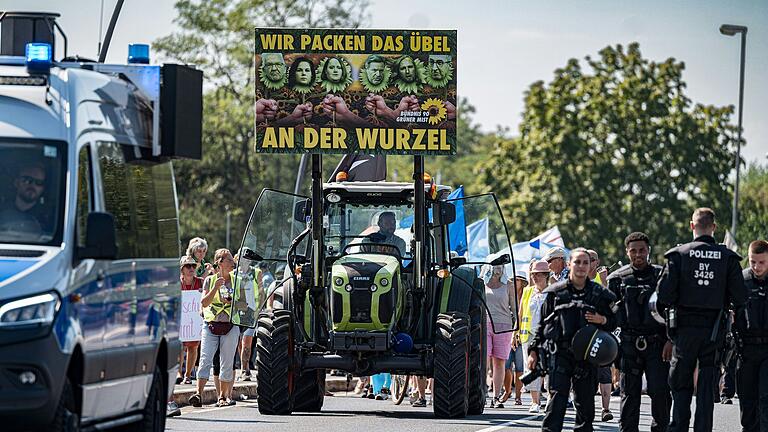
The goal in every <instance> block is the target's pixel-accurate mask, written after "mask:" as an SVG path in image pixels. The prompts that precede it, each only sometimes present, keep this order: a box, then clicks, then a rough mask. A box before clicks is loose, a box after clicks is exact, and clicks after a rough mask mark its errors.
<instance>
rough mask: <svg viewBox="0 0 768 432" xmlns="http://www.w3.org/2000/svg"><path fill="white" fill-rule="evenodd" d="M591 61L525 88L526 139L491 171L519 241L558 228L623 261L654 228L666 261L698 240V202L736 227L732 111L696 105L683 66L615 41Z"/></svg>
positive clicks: (512, 142)
mask: <svg viewBox="0 0 768 432" xmlns="http://www.w3.org/2000/svg"><path fill="white" fill-rule="evenodd" d="M586 64H587V65H588V66H589V67H588V68H584V67H582V65H581V63H580V62H579V61H577V60H576V59H571V60H569V61H568V63H567V64H566V65H565V66H564V67H563V68H560V69H557V70H555V73H554V77H553V79H552V81H551V82H549V83H548V84H545V83H543V82H536V83H533V84H532V85H531V86H530V88H529V89H528V91H527V92H526V94H525V113H524V117H523V121H522V123H521V124H520V130H519V132H520V136H519V137H516V138H514V139H508V140H504V141H502V142H501V144H500V146H499V149H498V151H497V152H496V153H495V155H494V157H491V158H488V160H487V162H486V163H485V172H484V175H483V178H482V181H483V183H485V184H486V185H487V186H488V187H489V189H491V190H493V191H495V192H496V193H497V194H498V195H499V196H500V197H501V204H502V208H503V210H504V212H505V213H506V216H507V223H508V226H509V229H510V235H511V236H512V237H513V238H516V239H517V241H520V240H524V239H528V238H531V237H532V236H534V235H536V234H537V233H539V232H541V231H543V230H544V229H546V228H548V227H550V226H552V225H559V227H560V230H561V232H562V233H563V236H564V238H565V240H566V243H567V244H568V245H569V246H571V247H573V246H586V247H591V248H594V249H596V250H598V251H599V252H600V253H601V255H602V256H603V261H604V262H614V261H615V260H618V259H624V260H626V258H624V256H623V255H624V251H623V249H624V245H623V239H624V237H625V236H626V235H627V234H628V233H630V232H632V231H644V232H646V233H647V234H648V235H649V236H650V237H651V239H652V240H653V242H654V246H656V247H655V249H654V252H655V254H656V256H657V257H658V258H660V256H661V254H662V253H663V250H664V249H666V248H668V247H671V246H674V245H675V244H676V243H679V242H682V241H684V240H686V239H688V238H690V232H689V231H688V221H689V220H690V216H691V213H692V211H693V210H694V209H695V208H696V207H700V206H709V207H712V208H713V209H714V210H715V212H716V213H717V215H718V219H719V224H720V226H728V223H729V210H730V197H731V190H732V186H731V184H730V182H729V179H728V173H729V172H730V166H731V165H732V161H733V157H734V156H733V155H734V152H733V149H732V147H734V145H733V141H732V137H733V135H734V128H733V127H732V126H731V125H730V124H729V119H730V116H731V114H732V112H733V107H730V106H729V107H715V106H711V105H700V104H695V105H694V104H693V103H692V102H691V100H690V99H689V98H687V97H686V96H685V94H684V92H683V91H684V89H685V82H684V81H683V79H682V72H683V69H684V64H683V63H682V62H677V61H676V60H675V59H673V58H670V59H667V60H665V61H663V62H661V63H657V62H653V61H650V60H648V59H645V58H643V57H642V55H641V53H640V49H639V46H638V45H637V44H636V43H633V44H631V45H629V46H628V47H627V48H626V49H625V48H623V47H622V46H621V45H617V46H616V47H606V48H604V49H603V50H601V51H600V52H599V57H598V58H595V59H593V58H590V57H587V58H586Z"/></svg>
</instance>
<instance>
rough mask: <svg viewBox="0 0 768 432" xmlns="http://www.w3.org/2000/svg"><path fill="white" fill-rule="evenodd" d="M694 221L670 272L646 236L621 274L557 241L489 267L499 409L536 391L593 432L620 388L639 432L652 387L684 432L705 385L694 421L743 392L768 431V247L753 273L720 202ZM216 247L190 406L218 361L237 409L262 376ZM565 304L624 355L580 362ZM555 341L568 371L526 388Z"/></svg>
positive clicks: (375, 379)
mask: <svg viewBox="0 0 768 432" xmlns="http://www.w3.org/2000/svg"><path fill="white" fill-rule="evenodd" d="M690 226H691V230H692V233H693V236H694V240H693V241H692V242H689V243H686V244H683V245H679V246H677V247H675V248H673V249H670V250H669V251H668V252H667V253H666V254H665V257H666V259H667V263H666V266H665V267H661V266H659V265H655V264H651V263H650V261H649V259H650V250H651V244H652V242H651V239H650V238H649V237H648V236H647V235H645V234H644V233H641V232H633V233H630V234H629V235H628V236H627V237H626V238H625V239H624V246H625V251H626V255H627V258H628V260H629V264H627V265H624V266H622V267H620V268H618V269H616V270H615V271H614V272H612V273H611V274H610V275H609V274H608V273H609V270H611V269H610V268H607V267H605V266H600V259H599V256H598V253H597V252H596V251H594V250H591V249H585V248H576V249H574V250H572V251H571V252H570V257H568V256H567V255H566V251H565V250H564V249H563V248H560V247H554V248H552V249H550V250H549V251H548V252H547V253H546V255H545V256H544V257H543V259H541V260H533V261H531V262H530V264H529V266H528V268H527V272H525V271H518V272H516V274H515V275H514V276H512V275H510V274H509V272H508V270H507V267H505V266H503V265H499V266H492V265H490V264H487V265H484V266H482V268H481V269H480V278H481V279H482V280H483V282H484V285H485V294H486V308H487V312H488V322H487V329H488V332H487V355H488V370H487V373H488V388H489V397H488V400H489V406H490V407H491V408H496V409H498V408H504V404H505V403H507V401H508V400H509V399H512V398H513V397H514V402H513V403H514V405H522V404H523V401H522V395H523V393H524V392H527V393H530V400H531V405H530V407H529V408H528V411H529V413H531V414H539V413H540V412H541V410H542V409H543V407H546V413H545V414H544V418H543V422H542V430H545V431H548V430H560V429H562V427H563V416H564V414H565V410H566V409H567V407H568V406H570V407H572V408H574V409H575V410H576V424H575V429H576V430H592V422H593V421H594V417H595V398H594V395H595V392H599V394H600V395H601V398H600V401H601V409H602V412H601V414H602V415H601V417H600V420H602V421H603V422H608V421H611V420H613V418H614V417H613V413H612V412H611V410H610V397H611V395H613V396H618V395H620V396H621V405H620V407H621V408H620V412H619V416H620V417H619V424H620V426H621V429H622V430H637V427H638V422H639V419H640V409H641V403H640V398H641V394H644V393H645V394H647V395H648V396H649V397H650V399H651V406H650V409H651V415H652V418H653V420H652V423H651V430H654V431H665V430H672V431H675V430H687V428H688V425H689V423H690V421H691V412H690V402H691V397H692V395H693V393H694V392H696V394H697V411H696V412H697V415H696V417H695V429H696V430H711V427H712V403H713V400H714V399H716V398H719V399H720V403H722V404H726V405H728V404H732V398H734V397H735V396H736V395H738V397H739V399H740V404H739V405H740V411H741V422H742V426H743V430H749V431H753V430H754V431H757V430H763V431H765V430H768V380H766V379H765V376H768V360H766V359H767V358H768V350H765V347H764V345H765V344H766V343H768V283H767V282H766V281H768V242H766V241H764V240H756V241H753V242H752V243H750V245H749V249H748V257H747V258H748V262H749V267H748V268H746V269H743V270H742V269H741V267H740V260H741V257H739V256H738V255H737V254H735V253H734V252H731V251H730V250H728V249H727V248H726V247H725V246H723V245H719V244H717V243H715V241H714V236H713V235H714V230H715V227H716V225H715V223H714V212H713V211H712V210H711V209H708V208H700V209H697V210H696V211H695V212H694V214H693V216H692V220H691V222H690ZM206 253H207V244H206V242H205V240H203V239H201V238H194V239H192V240H191V241H190V243H189V247H188V249H187V253H186V255H185V256H184V257H182V258H181V260H180V269H181V282H182V287H183V289H184V290H199V291H200V292H201V293H202V294H201V295H202V300H201V306H202V311H203V312H202V315H203V319H204V322H205V325H204V326H203V329H202V338H201V342H185V343H184V349H183V352H182V354H181V356H180V363H181V362H182V361H184V360H185V361H184V362H183V363H182V367H181V368H180V371H179V377H178V378H177V384H179V383H182V382H183V383H185V384H191V382H192V381H193V380H195V379H197V393H195V394H194V395H192V396H191V397H190V399H189V402H190V404H192V405H193V406H201V404H202V398H201V394H202V391H203V388H204V386H205V384H206V382H207V381H208V379H209V378H210V375H211V369H212V370H213V380H214V383H215V385H216V389H217V393H218V401H217V403H216V405H217V406H230V405H234V404H235V401H234V400H233V399H232V387H233V382H234V380H235V373H234V372H235V367H236V363H237V361H238V360H239V363H240V365H241V368H242V369H243V371H242V373H241V374H240V376H239V377H238V379H241V380H245V381H249V380H251V373H250V368H251V365H252V360H253V359H252V347H251V344H252V343H253V332H252V330H248V329H247V328H243V329H241V328H240V327H238V326H235V325H233V324H231V322H230V321H231V320H230V316H229V313H230V312H229V310H230V307H229V305H230V304H231V302H232V293H233V291H234V289H236V287H233V278H234V276H233V271H234V268H235V258H234V257H233V256H232V254H231V253H230V251H229V250H227V249H218V250H217V251H216V252H215V254H214V256H213V261H212V262H208V261H207V260H206ZM611 267H613V266H611ZM267 278H271V279H272V280H274V278H273V277H272V275H271V274H269V270H268V269H266V268H265V269H263V270H258V278H254V279H257V282H256V283H257V284H258V285H259V286H262V287H263V286H265V285H266V284H268V282H267ZM235 284H236V282H235ZM262 292H263V291H262ZM655 296H658V297H655ZM652 297H653V298H655V299H656V300H654V302H657V307H655V308H654V307H652V306H651V301H650V298H652ZM563 302H566V303H563ZM558 305H559V306H558ZM562 307H567V308H571V307H576V308H578V310H579V311H581V312H579V313H580V315H579V316H578V319H577V321H574V322H573V323H572V324H571V325H570V326H571V327H575V328H578V327H583V326H588V325H593V326H596V327H598V328H600V329H602V330H605V331H608V332H613V334H614V335H615V336H616V339H617V343H618V346H619V348H618V350H619V357H618V358H617V361H616V362H614V363H613V364H609V365H603V366H602V367H598V366H594V365H592V366H590V365H587V364H585V363H584V362H581V360H579V359H574V358H573V354H572V353H570V349H569V346H568V345H569V344H570V339H569V337H571V336H572V333H573V331H575V328H574V329H570V330H568V329H566V328H565V327H569V325H566V324H562V327H563V328H559V329H557V326H555V327H554V328H556V329H557V330H556V331H555V333H554V334H551V332H550V331H549V329H550V326H551V325H552V323H553V320H552V317H555V318H554V319H555V320H557V319H558V316H559V315H558V314H559V313H562V310H565V309H562ZM652 309H653V310H652ZM654 314H655V315H654ZM659 314H662V315H664V317H660V316H659ZM249 331H250V332H251V333H249ZM569 331H570V333H569ZM545 334H547V335H549V336H547V337H546V338H545V337H544V336H543V335H545ZM710 335H711V336H710ZM728 338H733V339H734V340H735V341H736V345H737V347H738V349H737V350H736V355H735V356H733V357H728V358H729V359H728V358H726V354H727V353H728V352H729V351H728V350H726V349H725V347H726V344H725V343H724V342H723V341H726V340H728ZM545 339H546V340H545ZM555 343H556V344H557V345H558V347H560V345H562V347H560V348H562V352H560V351H552V352H551V354H550V357H552V358H555V359H556V361H558V362H560V363H559V366H558V365H557V364H554V365H553V364H550V367H549V369H548V370H547V372H548V374H547V375H546V376H544V377H540V378H537V379H533V380H532V381H531V382H530V383H529V384H527V385H523V384H522V382H521V379H520V378H521V375H522V374H523V373H528V372H531V371H532V370H534V369H535V368H536V367H537V365H538V363H537V362H538V360H539V354H540V352H541V350H542V348H543V347H544V346H549V347H552V345H553V344H555ZM198 350H199V351H198ZM198 354H199V355H198ZM238 357H239V358H238ZM198 359H199V362H198V363H196V361H197V360H198ZM724 359H725V360H724ZM737 359H738V360H737ZM196 364H197V367H195V365H196ZM593 366H594V367H593ZM614 366H615V367H614ZM195 369H196V370H197V376H196V377H195V375H194V374H193V370H195ZM331 373H332V374H333V371H332V372H331ZM430 381H431V380H429V379H426V378H423V377H411V382H409V383H405V384H404V386H405V388H406V389H409V392H410V393H411V404H412V405H413V406H415V407H423V406H426V405H428V400H427V395H428V393H430V390H431V388H432V385H431V384H432V383H431V382H430ZM392 385H393V377H392V376H390V375H389V374H386V373H382V374H378V375H374V376H372V377H365V378H361V379H360V381H359V385H358V387H357V389H356V392H357V393H361V394H362V395H363V397H368V398H371V399H377V400H386V399H389V398H390V391H389V388H390V387H391V386H392ZM401 385H402V383H401ZM545 394H546V396H545ZM673 400H674V402H675V403H674V405H673V403H672V401H673ZM699 405H701V406H699ZM170 408H171V407H170V405H169V411H170Z"/></svg>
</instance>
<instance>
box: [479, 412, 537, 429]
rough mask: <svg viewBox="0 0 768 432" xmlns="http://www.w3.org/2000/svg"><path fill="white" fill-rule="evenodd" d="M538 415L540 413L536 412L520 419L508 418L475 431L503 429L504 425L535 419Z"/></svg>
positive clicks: (508, 425)
mask: <svg viewBox="0 0 768 432" xmlns="http://www.w3.org/2000/svg"><path fill="white" fill-rule="evenodd" d="M539 417H541V415H540V414H537V415H532V416H528V417H523V418H520V419H515V420H510V421H508V422H506V423H502V424H498V425H496V426H490V427H487V428H485V429H480V430H477V431H475V432H495V431H497V430H500V429H504V428H506V427H510V426H514V425H515V424H517V422H523V421H529V420H535V419H537V418H539Z"/></svg>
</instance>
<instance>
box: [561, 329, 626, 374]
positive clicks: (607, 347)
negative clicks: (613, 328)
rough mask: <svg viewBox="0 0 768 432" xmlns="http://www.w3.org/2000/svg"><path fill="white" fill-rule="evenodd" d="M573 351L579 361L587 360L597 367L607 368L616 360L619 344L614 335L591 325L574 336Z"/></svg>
mask: <svg viewBox="0 0 768 432" xmlns="http://www.w3.org/2000/svg"><path fill="white" fill-rule="evenodd" d="M571 351H573V355H574V357H575V358H576V360H577V361H579V360H586V361H587V362H589V363H591V364H593V365H595V366H605V365H607V364H610V363H611V362H612V361H613V360H615V359H616V356H617V355H618V354H619V344H618V342H617V341H616V337H615V336H614V335H612V334H610V333H608V332H607V331H603V330H600V329H598V328H597V327H595V326H593V325H591V324H590V325H587V326H585V327H582V328H581V329H579V331H577V332H576V334H575V335H573V340H572V341H571Z"/></svg>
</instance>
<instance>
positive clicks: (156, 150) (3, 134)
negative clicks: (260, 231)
mask: <svg viewBox="0 0 768 432" xmlns="http://www.w3.org/2000/svg"><path fill="white" fill-rule="evenodd" d="M56 17H58V14H52V13H11V12H0V424H2V426H0V429H2V430H8V429H9V428H10V429H19V430H54V431H55V430H80V429H96V430H102V429H108V428H111V427H117V426H125V427H126V428H127V429H128V430H132V429H135V430H141V431H145V430H154V431H159V430H163V429H164V426H165V410H166V402H167V400H168V399H169V397H170V395H171V392H172V390H173V383H174V379H175V375H176V373H177V370H178V367H179V365H178V355H179V352H180V342H179V337H178V326H179V316H180V296H181V291H180V281H179V266H178V263H179V256H180V253H181V249H180V244H179V221H178V205H177V196H176V188H175V183H174V172H173V168H172V164H171V159H173V158H178V157H188V158H199V157H200V132H201V126H200V124H201V119H202V118H201V117H202V73H201V72H199V71H197V70H195V69H194V68H191V67H186V66H182V65H162V66H156V65H149V64H148V63H149V54H148V52H147V47H146V45H144V46H135V47H133V48H132V49H131V50H130V51H131V55H130V57H129V64H126V65H107V64H103V63H99V62H96V61H91V60H87V59H83V58H80V57H68V56H67V53H66V50H67V47H66V38H65V37H63V38H62V37H60V36H57V35H55V32H59V33H62V35H63V32H62V30H61V28H60V27H59V26H58V24H57V23H56V21H55V19H56ZM62 39H63V42H64V44H63V45H64V46H63V50H62V47H61V46H57V42H59V43H60V42H61V41H62ZM59 45H60V44H59ZM57 48H58V49H59V52H61V51H63V52H64V54H63V56H61V57H60V58H61V60H59V61H56V60H55V59H54V57H55V54H54V53H56V52H57V51H56V50H57Z"/></svg>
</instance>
